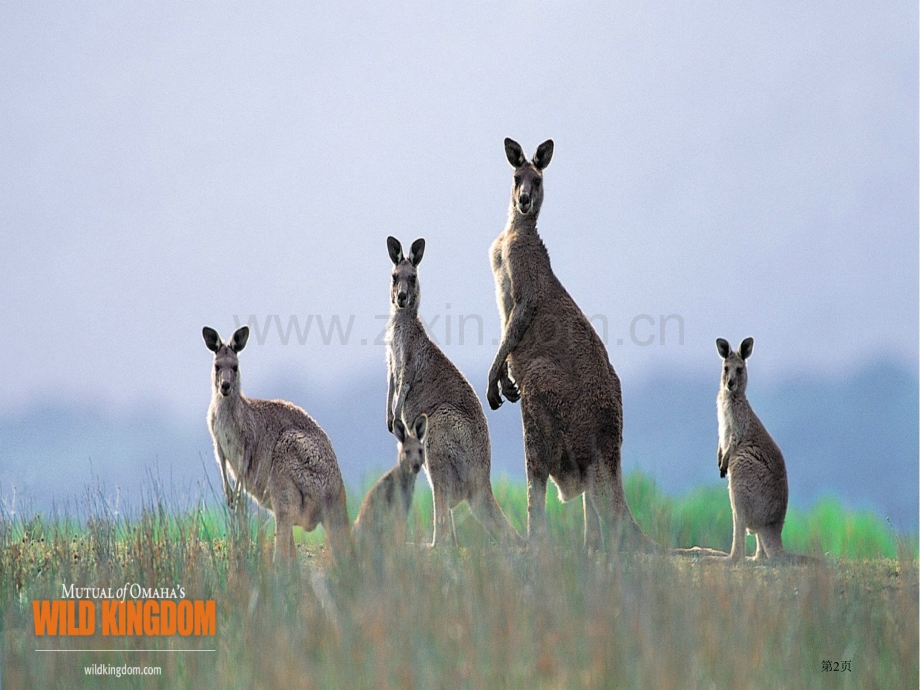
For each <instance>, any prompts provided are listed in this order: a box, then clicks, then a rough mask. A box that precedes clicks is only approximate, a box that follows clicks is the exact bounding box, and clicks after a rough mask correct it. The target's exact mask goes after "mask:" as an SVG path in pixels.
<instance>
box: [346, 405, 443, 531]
mask: <svg viewBox="0 0 920 690" xmlns="http://www.w3.org/2000/svg"><path fill="white" fill-rule="evenodd" d="M427 431H428V417H427V416H426V415H424V414H420V415H419V416H418V417H417V418H416V419H415V422H414V423H413V424H412V428H411V429H409V430H407V429H406V427H405V425H404V424H403V422H402V420H401V419H397V420H395V421H394V422H393V435H394V436H396V441H397V446H396V448H397V460H396V466H395V467H394V468H393V469H391V470H390V471H389V472H387V473H386V474H385V475H383V476H382V477H381V478H380V479H378V480H377V483H376V484H374V486H373V487H371V490H370V491H368V492H367V496H365V497H364V501H362V502H361V509H360V510H359V511H358V518H357V519H356V520H355V528H354V531H355V535H356V536H358V537H359V538H366V539H367V540H369V541H372V542H373V543H374V544H383V543H385V542H386V541H387V540H388V537H390V535H392V537H391V538H392V539H393V541H394V542H395V543H396V544H403V543H405V541H406V539H405V534H406V521H407V517H408V515H409V508H411V507H412V496H413V494H414V493H415V479H416V477H417V476H418V473H419V470H420V469H422V465H424V464H425V440H426V433H427Z"/></svg>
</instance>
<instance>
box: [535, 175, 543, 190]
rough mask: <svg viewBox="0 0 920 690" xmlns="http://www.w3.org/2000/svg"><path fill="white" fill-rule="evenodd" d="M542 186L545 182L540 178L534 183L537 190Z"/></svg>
mask: <svg viewBox="0 0 920 690" xmlns="http://www.w3.org/2000/svg"><path fill="white" fill-rule="evenodd" d="M541 184H543V180H542V179H540V178H539V177H538V178H537V179H535V180H534V181H533V186H534V188H535V189H539V188H540V185H541Z"/></svg>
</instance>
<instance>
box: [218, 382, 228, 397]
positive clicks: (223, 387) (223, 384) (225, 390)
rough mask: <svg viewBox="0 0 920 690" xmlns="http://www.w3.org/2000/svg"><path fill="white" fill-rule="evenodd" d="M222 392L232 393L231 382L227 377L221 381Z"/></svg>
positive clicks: (222, 393) (224, 393)
mask: <svg viewBox="0 0 920 690" xmlns="http://www.w3.org/2000/svg"><path fill="white" fill-rule="evenodd" d="M220 394H221V395H230V382H229V381H227V380H226V379H225V380H223V381H221V382H220Z"/></svg>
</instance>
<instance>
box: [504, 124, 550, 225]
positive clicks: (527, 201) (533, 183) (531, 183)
mask: <svg viewBox="0 0 920 690" xmlns="http://www.w3.org/2000/svg"><path fill="white" fill-rule="evenodd" d="M505 155H506V156H507V157H508V162H509V163H510V164H511V167H512V168H514V181H513V182H512V184H511V207H512V208H513V209H514V211H515V212H516V213H518V214H520V215H522V216H527V215H532V216H536V215H537V214H538V213H540V206H542V205H543V170H544V169H545V168H546V166H547V165H549V162H550V161H551V160H552V158H553V140H552V139H547V140H546V141H544V142H543V143H542V144H540V145H539V146H538V147H537V152H536V153H535V154H534V156H533V160H532V161H530V162H528V161H527V157H526V156H525V155H524V149H522V148H521V145H520V144H519V143H517V142H516V141H514V139H505Z"/></svg>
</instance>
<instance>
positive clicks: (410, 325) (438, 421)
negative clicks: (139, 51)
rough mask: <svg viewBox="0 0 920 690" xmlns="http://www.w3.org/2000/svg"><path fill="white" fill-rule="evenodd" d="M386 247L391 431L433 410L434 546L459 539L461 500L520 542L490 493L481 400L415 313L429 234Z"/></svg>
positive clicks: (500, 535) (429, 470) (428, 444)
mask: <svg viewBox="0 0 920 690" xmlns="http://www.w3.org/2000/svg"><path fill="white" fill-rule="evenodd" d="M387 249H388V251H389V254H390V259H391V260H392V261H393V272H392V283H391V286H390V320H389V323H388V325H387V335H388V339H389V345H388V349H387V371H388V378H387V429H389V430H390V431H391V432H392V431H393V424H394V420H396V419H400V418H402V419H415V418H417V417H418V415H420V414H423V413H424V414H426V415H428V434H427V439H426V441H425V453H426V458H427V459H426V461H425V472H426V474H427V475H428V481H429V482H430V483H431V489H432V492H433V494H434V536H433V538H432V546H437V545H439V544H441V543H443V542H444V540H445V539H446V540H447V541H449V542H450V543H452V544H456V542H457V535H456V532H455V530H454V522H453V515H452V513H451V511H452V510H453V508H454V507H455V506H457V505H458V504H459V503H460V502H461V501H464V500H465V501H467V502H468V503H469V506H470V509H471V510H472V512H473V515H474V516H475V517H476V519H477V520H479V522H481V523H482V525H483V526H484V527H485V528H486V529H487V530H488V531H489V533H490V534H491V535H492V537H493V538H494V539H496V540H498V541H502V542H519V541H521V537H520V535H519V534H518V533H517V531H516V530H515V529H514V527H512V526H511V523H509V522H508V520H507V518H505V515H504V513H502V510H501V508H500V507H499V505H498V503H497V502H496V501H495V496H494V495H493V494H492V484H491V482H490V480H489V472H490V470H491V464H492V447H491V444H490V442H489V426H488V424H487V423H486V416H485V414H484V413H483V411H482V405H481V404H480V402H479V398H477V397H476V393H475V392H474V391H473V387H472V386H471V385H470V383H469V381H467V380H466V378H464V376H463V374H461V373H460V370H459V369H457V367H455V366H454V364H453V363H452V362H451V361H450V360H449V359H448V358H447V356H446V355H445V354H444V353H443V352H441V349H440V348H439V347H438V346H437V345H435V344H434V343H433V342H431V340H430V339H429V338H428V335H427V334H426V333H425V327H424V326H423V325H422V322H421V319H419V316H418V308H419V299H420V295H421V291H420V287H419V281H418V265H419V263H420V262H421V260H422V255H423V254H424V252H425V240H424V239H417V240H415V242H413V243H412V248H411V249H410V251H409V255H408V256H405V255H404V254H403V249H402V245H401V244H400V243H399V240H397V239H396V238H395V237H388V238H387Z"/></svg>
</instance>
